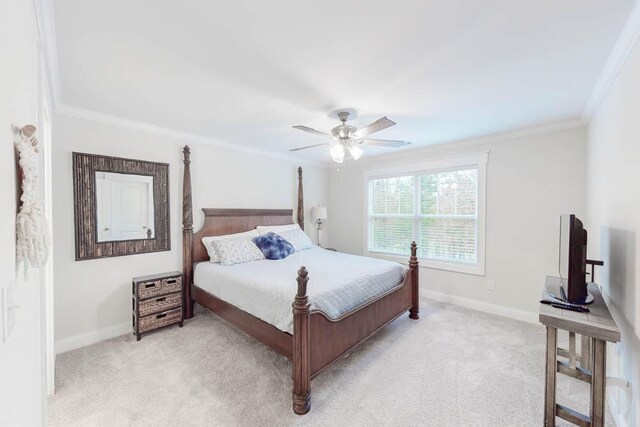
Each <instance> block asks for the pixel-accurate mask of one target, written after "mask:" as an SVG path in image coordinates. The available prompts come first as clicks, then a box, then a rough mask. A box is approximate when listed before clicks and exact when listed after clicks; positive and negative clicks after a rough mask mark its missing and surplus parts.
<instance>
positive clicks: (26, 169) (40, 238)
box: [14, 125, 49, 272]
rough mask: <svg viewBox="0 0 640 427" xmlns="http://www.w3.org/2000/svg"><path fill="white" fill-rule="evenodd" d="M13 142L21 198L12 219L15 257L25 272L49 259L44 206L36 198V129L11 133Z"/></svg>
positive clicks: (24, 129)
mask: <svg viewBox="0 0 640 427" xmlns="http://www.w3.org/2000/svg"><path fill="white" fill-rule="evenodd" d="M14 142H15V145H16V148H17V149H18V154H19V155H20V160H19V163H20V167H21V168H22V174H23V176H22V196H21V197H20V201H21V202H22V205H21V206H20V211H19V212H18V217H17V219H16V235H17V238H18V242H17V244H16V255H17V261H18V263H20V262H22V261H24V262H25V272H26V270H27V267H28V266H29V265H31V266H32V267H35V268H40V267H42V266H43V265H44V264H45V263H46V262H47V259H48V257H49V227H48V226H47V220H46V219H45V216H44V202H43V200H42V198H41V197H40V173H39V172H40V171H39V168H38V152H39V151H40V150H39V148H38V139H37V137H36V127H35V126H33V125H27V126H24V127H23V128H22V129H20V131H19V132H16V133H15V137H14Z"/></svg>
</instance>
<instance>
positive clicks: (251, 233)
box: [202, 230, 260, 262]
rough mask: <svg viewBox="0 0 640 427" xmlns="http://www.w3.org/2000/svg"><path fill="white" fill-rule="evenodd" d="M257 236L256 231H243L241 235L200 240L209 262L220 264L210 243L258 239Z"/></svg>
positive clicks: (208, 237)
mask: <svg viewBox="0 0 640 427" xmlns="http://www.w3.org/2000/svg"><path fill="white" fill-rule="evenodd" d="M259 235H260V233H258V230H249V231H244V232H242V233H234V234H223V235H222V236H207V237H203V238H202V244H203V245H204V247H205V248H207V253H208V254H209V260H210V261H211V262H220V257H219V256H218V253H217V252H216V250H215V249H214V248H213V245H212V244H211V242H215V241H216V240H224V239H235V238H238V237H251V238H254V237H258V236H259Z"/></svg>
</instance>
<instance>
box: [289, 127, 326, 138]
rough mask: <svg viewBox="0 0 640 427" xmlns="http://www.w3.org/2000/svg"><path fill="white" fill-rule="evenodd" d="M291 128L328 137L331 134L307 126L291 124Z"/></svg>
mask: <svg viewBox="0 0 640 427" xmlns="http://www.w3.org/2000/svg"><path fill="white" fill-rule="evenodd" d="M293 128H294V129H300V130H303V131H305V132H309V133H315V134H316V135H322V136H328V137H329V138H331V135H329V134H328V133H326V132H320V131H319V130H315V129H312V128H310V127H308V126H302V125H298V126H293Z"/></svg>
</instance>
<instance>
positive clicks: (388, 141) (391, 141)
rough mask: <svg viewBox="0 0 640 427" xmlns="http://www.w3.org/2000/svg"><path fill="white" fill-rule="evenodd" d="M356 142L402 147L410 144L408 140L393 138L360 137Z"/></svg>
mask: <svg viewBox="0 0 640 427" xmlns="http://www.w3.org/2000/svg"><path fill="white" fill-rule="evenodd" d="M358 143H360V144H367V145H377V146H379V147H402V146H404V145H410V144H411V143H410V142H409V141H398V140H394V139H361V140H360V141H358Z"/></svg>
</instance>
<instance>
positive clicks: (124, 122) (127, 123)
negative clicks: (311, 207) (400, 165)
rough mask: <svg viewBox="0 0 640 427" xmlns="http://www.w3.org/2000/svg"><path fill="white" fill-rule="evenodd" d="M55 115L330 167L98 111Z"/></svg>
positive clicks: (66, 108) (65, 110) (62, 110)
mask: <svg viewBox="0 0 640 427" xmlns="http://www.w3.org/2000/svg"><path fill="white" fill-rule="evenodd" d="M54 113H56V114H62V115H65V116H70V117H76V118H80V119H85V120H92V121H96V122H100V123H105V124H108V125H112V126H117V127H122V128H126V129H133V130H137V131H141V132H147V133H152V134H155V135H160V136H165V137H168V138H173V139H177V140H180V141H184V142H193V143H199V144H206V145H211V146H214V147H218V148H222V149H225V150H232V151H238V152H242V153H246V154H254V155H259V156H265V157H270V158H275V159H279V160H285V161H288V162H291V163H301V164H303V165H309V166H317V167H323V168H325V167H328V166H329V165H327V164H326V163H320V162H314V161H310V160H303V159H300V158H297V157H293V156H287V155H284V154H278V153H274V152H272V151H267V150H261V149H259V148H252V147H246V146H243V145H239V144H232V143H230V142H226V141H221V140H218V139H213V138H209V137H206V136H202V135H196V134H192V133H188V132H183V131H179V130H175V129H170V128H166V127H162V126H157V125H152V124H149V123H144V122H140V121H137V120H131V119H125V118H122V117H117V116H112V115H109V114H103V113H98V112H96V111H91V110H86V109H84V108H78V107H72V106H70V105H64V104H58V106H57V108H55V109H54Z"/></svg>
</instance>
